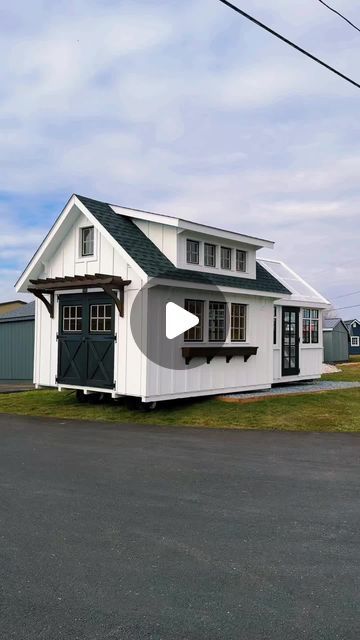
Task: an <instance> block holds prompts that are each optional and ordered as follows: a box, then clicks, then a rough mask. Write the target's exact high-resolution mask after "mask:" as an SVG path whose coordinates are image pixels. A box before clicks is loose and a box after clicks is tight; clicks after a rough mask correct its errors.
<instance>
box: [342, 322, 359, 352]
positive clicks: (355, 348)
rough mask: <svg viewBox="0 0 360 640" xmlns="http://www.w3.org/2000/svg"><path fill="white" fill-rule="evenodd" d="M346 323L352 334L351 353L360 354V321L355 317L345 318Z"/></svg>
mask: <svg viewBox="0 0 360 640" xmlns="http://www.w3.org/2000/svg"><path fill="white" fill-rule="evenodd" d="M345 324H346V326H347V328H348V331H349V334H350V355H351V356H360V321H359V320H357V319H356V318H354V319H353V320H345Z"/></svg>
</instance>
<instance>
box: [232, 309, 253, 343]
mask: <svg viewBox="0 0 360 640" xmlns="http://www.w3.org/2000/svg"><path fill="white" fill-rule="evenodd" d="M229 304H230V342H232V343H239V342H246V338H247V315H248V313H247V310H248V305H247V304H244V303H243V302H230V303H229ZM233 307H240V315H239V320H240V326H239V327H235V326H233ZM241 309H242V310H243V313H241ZM242 318H243V319H244V326H243V327H241V319H242ZM233 330H234V331H235V330H239V332H240V333H241V330H243V331H244V337H243V338H233Z"/></svg>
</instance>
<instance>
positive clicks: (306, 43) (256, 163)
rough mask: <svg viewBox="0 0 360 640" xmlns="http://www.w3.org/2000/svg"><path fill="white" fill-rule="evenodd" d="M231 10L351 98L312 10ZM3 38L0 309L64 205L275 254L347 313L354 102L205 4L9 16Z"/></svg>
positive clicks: (105, 1)
mask: <svg viewBox="0 0 360 640" xmlns="http://www.w3.org/2000/svg"><path fill="white" fill-rule="evenodd" d="M329 2H332V4H333V6H337V8H341V10H342V11H343V12H345V13H346V14H347V16H348V17H349V18H351V19H352V20H354V21H355V22H356V21H357V22H358V23H359V24H360V8H359V7H358V8H357V7H356V3H354V2H353V0H341V2H340V1H339V0H329ZM270 5H271V6H270ZM238 6H241V8H243V9H244V10H247V11H249V12H250V13H252V14H253V15H255V16H256V17H258V18H259V19H260V20H263V21H265V22H266V23H267V24H268V25H269V26H271V27H273V28H274V29H276V30H278V31H280V32H281V33H283V34H284V35H286V36H287V37H289V38H290V39H293V40H294V41H295V42H297V43H298V44H300V45H301V46H303V47H305V48H308V49H310V50H311V51H312V52H313V53H314V54H315V55H317V56H319V57H321V58H323V59H325V60H326V61H327V62H328V63H329V64H331V65H333V66H335V67H337V68H339V69H340V70H341V71H343V73H345V74H347V75H350V76H351V77H353V78H354V79H357V80H358V81H360V71H359V68H360V64H359V63H360V33H358V32H357V31H355V30H354V29H351V28H350V27H349V26H348V25H347V24H346V23H345V22H343V21H341V20H340V19H339V18H338V17H336V16H335V15H334V14H332V13H330V12H329V11H328V10H327V9H325V8H324V7H323V6H322V5H321V4H320V2H319V1H318V0H303V1H302V2H301V3H295V2H292V1H290V0H273V2H271V3H269V2H268V0H238ZM0 30H1V32H2V33H1V37H0V55H1V61H2V62H1V66H0V123H1V124H0V237H1V240H0V284H1V287H0V300H6V299H10V298H13V297H14V295H15V292H14V290H13V283H14V281H15V280H16V278H17V276H18V274H19V273H20V272H21V271H22V269H23V268H24V266H25V264H26V262H27V261H28V259H29V257H30V256H31V255H32V253H33V252H34V250H35V249H36V248H37V245H38V244H39V242H40V241H41V240H42V238H43V236H44V234H45V233H46V232H47V230H48V229H49V226H50V225H51V224H52V223H53V221H54V219H55V217H56V216H57V215H58V213H59V212H60V210H61V208H62V206H63V205H64V204H65V202H66V200H67V199H68V197H69V195H70V194H71V193H73V192H77V193H81V194H84V195H88V196H92V197H95V198H99V199H104V200H106V201H108V202H113V203H116V204H122V205H126V206H130V207H138V208H147V209H152V210H155V211H159V212H162V213H168V214H172V215H179V216H182V217H186V218H191V219H193V220H196V221H199V222H204V223H209V224H214V225H216V226H222V227H224V228H229V229H233V230H238V231H240V232H242V233H249V234H254V235H260V236H262V237H266V238H269V239H272V240H275V241H276V248H275V251H274V252H272V255H271V257H274V258H275V257H280V258H282V259H284V260H285V261H287V262H288V263H289V265H290V266H292V267H293V268H294V269H295V270H297V271H299V272H300V274H302V275H303V276H304V277H305V278H306V279H307V280H308V281H309V282H310V283H312V284H313V285H314V286H315V287H317V288H318V289H320V291H321V292H322V293H324V294H325V295H327V296H329V297H330V298H333V299H334V301H335V306H337V307H340V306H346V305H355V304H357V303H358V304H359V305H360V294H358V295H353V296H350V297H346V298H338V296H340V295H342V294H344V293H348V292H352V291H355V290H359V289H360V261H359V236H360V233H359V223H360V180H359V177H360V153H359V142H360V118H359V105H360V91H359V90H358V89H356V88H355V87H353V86H351V85H349V84H348V83H346V82H344V81H343V80H341V79H339V78H337V77H336V76H334V75H333V74H331V73H329V72H327V71H326V70H325V69H323V68H321V67H320V66H319V65H316V64H314V63H312V62H311V61H309V60H308V59H306V58H305V57H303V56H301V55H300V54H298V53H296V52H295V51H293V50H292V49H290V48H289V47H287V46H286V45H284V44H283V43H281V42H279V41H278V40H276V39H275V38H273V37H272V36H270V35H269V34H267V33H265V32H264V31H262V30H260V29H259V28H258V27H256V26H254V25H252V24H250V23H249V22H247V21H245V20H244V19H243V18H241V17H240V16H238V15H237V14H235V13H234V12H232V11H231V10H230V9H228V8H227V7H225V6H224V5H222V4H220V2H218V0H182V1H181V2H179V1H178V0H142V1H141V0H138V1H137V2H134V0H114V1H113V0H101V1H100V0H98V1H95V0H77V1H76V2H69V0H51V2H49V1H48V0H31V2H28V0H12V2H11V3H3V5H2V7H0ZM264 255H269V254H266V253H265V254H264ZM359 313H360V306H359V307H358V308H357V309H350V310H345V311H344V312H343V314H344V316H349V317H353V316H355V315H359Z"/></svg>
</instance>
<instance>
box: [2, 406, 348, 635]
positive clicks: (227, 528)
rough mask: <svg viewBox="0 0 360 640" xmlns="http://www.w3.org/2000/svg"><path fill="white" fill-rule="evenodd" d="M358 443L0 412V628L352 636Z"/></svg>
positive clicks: (334, 437)
mask: <svg viewBox="0 0 360 640" xmlns="http://www.w3.org/2000/svg"><path fill="white" fill-rule="evenodd" d="M359 447H360V440H359V436H356V435H349V434H343V435H342V434H322V435H316V434H304V433H302V434H297V433H268V432H266V433H265V432H234V431H215V430H214V431H212V430H194V429H175V428H157V427H146V426H131V425H128V426H111V425H100V424H92V423H91V424H89V423H76V422H64V421H60V420H37V419H25V418H20V417H19V418H18V417H15V416H11V417H8V416H0V638H4V639H6V640H11V639H14V640H15V639H16V640H35V639H36V640H59V639H62V640H75V639H77V640H95V639H96V640H97V639H98V640H107V639H109V640H115V639H116V640H127V639H129V640H130V639H131V640H136V639H141V640H143V639H146V640H150V639H154V640H155V639H156V640H160V639H162V640H186V639H189V640H215V639H216V640H227V639H232V640H253V639H256V640H282V639H284V640H292V639H300V638H302V639H306V640H308V639H312V638H316V639H317V640H319V639H326V640H335V639H342V640H352V639H354V640H355V639H356V640H358V637H359V629H360V612H359V592H360V584H359V582H360V581H359V567H360V544H359V542H360V541H359V525H360V517H359V516H360V509H359V480H360V465H359Z"/></svg>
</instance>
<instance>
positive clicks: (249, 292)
mask: <svg viewBox="0 0 360 640" xmlns="http://www.w3.org/2000/svg"><path fill="white" fill-rule="evenodd" d="M161 285H163V286H166V287H176V288H178V289H196V290H197V291H214V290H215V291H221V292H222V293H238V294H239V295H242V296H251V297H254V296H257V297H259V296H260V297H263V298H272V299H273V300H277V297H278V295H279V294H278V293H273V292H271V291H258V290H257V289H239V288H238V287H224V286H217V285H211V284H202V283H201V282H186V281H185V280H169V279H166V278H151V279H150V280H149V288H151V287H156V286H161ZM283 299H284V300H290V299H291V295H288V294H284V298H283Z"/></svg>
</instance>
